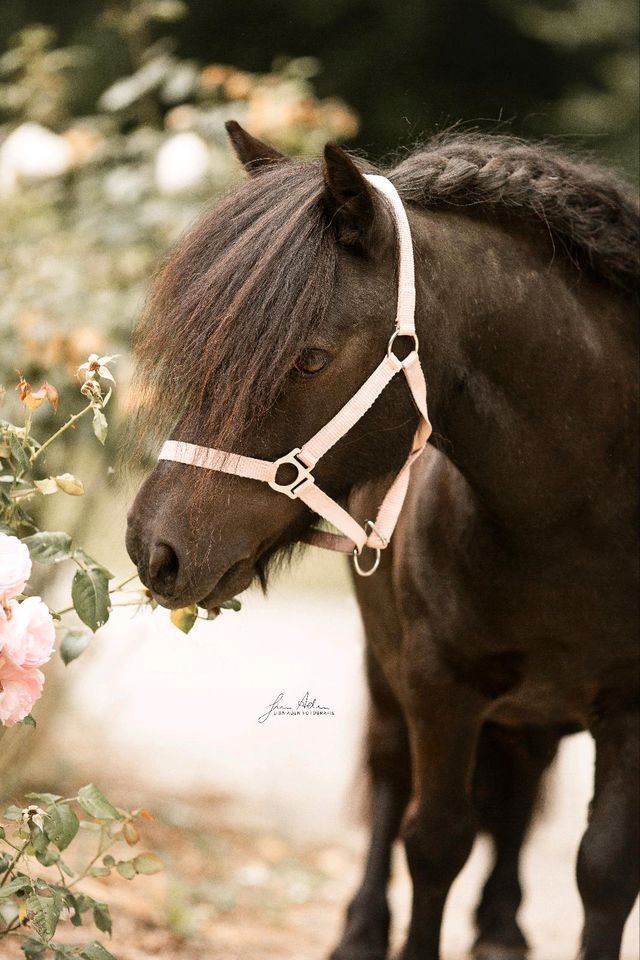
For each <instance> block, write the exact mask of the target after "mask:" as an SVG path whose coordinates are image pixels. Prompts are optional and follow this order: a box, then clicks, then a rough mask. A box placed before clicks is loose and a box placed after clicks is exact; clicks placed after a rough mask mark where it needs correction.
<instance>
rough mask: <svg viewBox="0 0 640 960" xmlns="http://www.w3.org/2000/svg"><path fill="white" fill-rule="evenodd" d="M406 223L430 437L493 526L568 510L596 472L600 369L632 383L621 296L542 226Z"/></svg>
mask: <svg viewBox="0 0 640 960" xmlns="http://www.w3.org/2000/svg"><path fill="white" fill-rule="evenodd" d="M412 230H413V234H414V243H415V248H416V262H417V265H418V270H417V283H418V310H417V325H418V332H419V336H420V342H421V358H422V362H423V365H424V368H425V371H426V374H427V381H428V388H429V406H430V411H431V419H432V421H433V425H434V442H435V443H436V445H437V446H439V448H440V449H441V450H442V451H443V452H444V453H445V454H446V455H447V456H448V457H449V458H450V459H451V460H453V462H454V463H455V464H456V465H457V466H458V468H459V469H460V470H461V472H462V473H463V474H464V476H465V477H466V479H467V480H468V481H469V483H470V484H471V485H472V486H473V488H474V489H475V491H476V493H477V495H478V496H479V497H480V499H481V500H482V501H483V502H484V503H485V504H486V506H487V507H488V508H489V509H490V510H491V512H492V514H493V515H494V516H496V517H497V518H499V519H501V520H502V521H503V522H504V523H505V525H510V526H514V525H516V526H521V525H522V524H526V525H528V524H530V523H542V522H545V521H547V520H550V519H553V518H554V517H560V516H562V515H563V513H564V514H566V513H567V511H575V510H576V509H580V508H581V507H582V506H583V501H584V500H585V498H586V499H587V500H589V499H593V498H594V497H596V496H597V495H598V491H597V490H596V489H593V487H592V486H591V484H592V483H593V482H594V480H593V478H594V473H595V474H596V475H597V476H596V479H595V483H596V485H597V484H598V483H602V484H606V482H607V478H606V476H605V475H603V474H602V471H601V470H600V467H599V466H597V467H596V469H595V471H594V469H593V463H594V459H597V458H600V457H601V458H602V461H603V463H605V462H606V461H607V451H606V449H605V446H606V443H607V441H608V440H610V439H611V437H612V433H614V434H615V435H617V434H618V431H619V427H620V419H619V417H620V411H619V409H618V407H617V403H618V402H620V403H621V404H622V405H623V407H624V403H625V400H626V397H625V396H624V395H622V396H621V395H620V394H618V397H617V399H616V397H615V391H612V390H611V379H612V378H614V379H615V380H616V381H617V382H618V383H619V390H620V391H622V392H623V394H624V390H625V384H629V383H633V375H631V376H629V371H628V370H627V366H628V364H629V362H630V358H631V357H632V356H633V352H632V350H630V344H629V339H630V336H631V334H630V326H629V324H628V307H627V305H626V304H625V302H624V301H623V300H622V299H618V298H617V297H616V296H615V293H614V291H612V290H610V289H607V288H606V287H605V286H604V285H600V284H598V283H596V282H592V281H590V280H589V279H588V278H586V277H583V278H582V279H581V281H580V283H578V282H577V281H578V275H577V273H576V274H573V273H572V269H573V268H571V266H570V265H569V264H567V263H565V261H564V256H563V255H562V254H560V253H558V254H557V255H556V258H555V261H554V256H553V254H554V251H553V247H552V246H551V244H550V242H549V240H548V238H545V236H544V235H536V233H535V232H533V234H532V235H527V234H525V233H524V232H519V231H517V230H512V229H508V228H507V227H505V226H504V225H502V224H499V223H490V222H487V221H481V220H480V219H476V218H475V217H469V216H466V215H464V214H459V213H453V212H423V213H417V214H416V213H414V214H413V216H412ZM626 389H628V387H627V388H626ZM612 401H613V402H612ZM585 432H588V435H587V436H585Z"/></svg>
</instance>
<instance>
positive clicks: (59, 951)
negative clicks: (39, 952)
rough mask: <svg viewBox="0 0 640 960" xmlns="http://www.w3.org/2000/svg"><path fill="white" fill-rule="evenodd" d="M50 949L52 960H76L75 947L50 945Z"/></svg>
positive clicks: (59, 944)
mask: <svg viewBox="0 0 640 960" xmlns="http://www.w3.org/2000/svg"><path fill="white" fill-rule="evenodd" d="M50 949H51V950H53V960H77V958H78V954H77V953H76V950H75V947H67V946H65V945H64V943H52V944H51V945H50Z"/></svg>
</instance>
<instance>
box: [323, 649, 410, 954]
mask: <svg viewBox="0 0 640 960" xmlns="http://www.w3.org/2000/svg"><path fill="white" fill-rule="evenodd" d="M367 679H368V683H369V692H370V695H371V705H370V708H369V726H368V731H367V761H368V768H369V771H368V772H369V777H370V784H371V839H370V843H369V852H368V855H367V863H366V867H365V870H364V876H363V878H362V882H361V884H360V888H359V889H358V892H357V893H356V895H355V896H354V898H353V900H352V901H351V903H350V904H349V908H348V910H347V922H346V925H345V930H344V934H343V936H342V939H341V940H340V943H339V944H338V946H337V947H336V948H335V950H334V951H333V953H332V954H331V960H385V958H386V956H387V947H388V942H389V926H390V920H391V917H390V913H389V905H388V903H387V884H388V882H389V872H390V868H391V854H392V849H393V844H394V841H395V839H396V837H397V836H398V831H399V829H400V823H401V821H402V816H403V814H404V811H405V809H406V806H407V803H408V800H409V795H410V792H411V756H410V751H409V740H408V736H407V730H406V726H405V722H404V718H403V716H402V711H401V709H400V706H399V704H398V702H397V700H396V698H395V696H394V695H393V693H392V691H391V689H390V687H389V685H388V683H387V681H386V679H385V677H384V674H383V672H382V669H381V667H380V665H379V663H378V661H377V660H376V658H375V656H374V654H373V652H372V650H371V646H370V645H368V647H367Z"/></svg>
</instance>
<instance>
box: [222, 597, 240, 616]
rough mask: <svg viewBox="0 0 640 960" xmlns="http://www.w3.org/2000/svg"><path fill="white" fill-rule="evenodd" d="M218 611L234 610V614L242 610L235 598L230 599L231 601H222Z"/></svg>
mask: <svg viewBox="0 0 640 960" xmlns="http://www.w3.org/2000/svg"><path fill="white" fill-rule="evenodd" d="M220 609H221V610H235V612H236V613H237V612H238V611H239V610H242V604H241V603H240V601H239V600H236V598H235V597H233V599H231V600H224V601H223V602H222V603H221V604H220Z"/></svg>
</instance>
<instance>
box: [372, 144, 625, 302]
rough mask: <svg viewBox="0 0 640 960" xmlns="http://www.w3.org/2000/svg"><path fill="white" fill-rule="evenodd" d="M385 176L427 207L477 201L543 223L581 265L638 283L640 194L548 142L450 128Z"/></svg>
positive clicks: (613, 279) (620, 281) (614, 280)
mask: <svg viewBox="0 0 640 960" xmlns="http://www.w3.org/2000/svg"><path fill="white" fill-rule="evenodd" d="M387 176H389V178H390V179H391V180H392V181H393V183H394V184H395V186H396V188H397V189H398V192H399V193H400V195H401V196H402V197H403V198H404V199H405V200H406V201H409V202H413V203H417V204H420V205H421V206H424V207H431V208H434V207H438V206H442V205H445V204H448V205H455V206H461V207H470V206H475V207H481V208H484V209H485V210H489V209H493V210H496V211H497V212H501V211H504V212H505V213H508V214H509V215H510V216H511V217H517V218H521V219H524V220H529V221H537V222H539V223H542V224H543V225H544V226H545V227H546V229H547V230H548V231H549V233H550V235H551V237H552V239H553V240H557V241H559V245H560V246H561V247H562V248H563V249H564V251H565V253H566V254H567V255H568V256H569V257H570V259H571V260H572V261H573V263H574V265H575V266H576V267H577V268H578V269H586V270H588V271H589V272H591V273H592V274H594V275H595V276H597V277H600V278H601V279H603V280H606V281H607V282H609V283H610V284H612V285H614V286H618V287H620V288H622V289H623V290H627V291H632V292H633V291H636V292H637V290H638V275H639V260H638V243H639V240H640V220H639V217H638V203H637V198H635V197H633V196H632V194H631V191H630V189H629V188H628V187H627V185H626V184H625V183H624V182H623V181H621V180H620V179H618V178H617V177H616V176H614V175H613V174H612V173H610V172H607V171H605V170H603V169H602V168H600V167H598V166H595V165H592V164H589V163H585V162H581V161H576V160H573V159H572V158H570V157H569V156H567V155H566V154H563V153H560V152H559V151H557V150H555V149H554V148H552V147H551V146H549V145H547V144H531V143H526V142H524V141H521V140H518V139H516V138H515V137H511V136H491V135H483V134H477V133H467V134H465V133H462V134H461V133H455V132H449V133H445V134H443V135H441V136H440V137H437V138H434V139H433V140H431V141H430V142H429V143H428V144H427V145H426V146H425V147H423V148H421V149H419V150H417V151H416V152H414V153H412V154H411V156H409V157H407V159H406V160H404V161H403V162H402V163H400V164H399V165H398V166H396V167H394V168H392V169H391V170H390V171H388V173H387Z"/></svg>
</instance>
